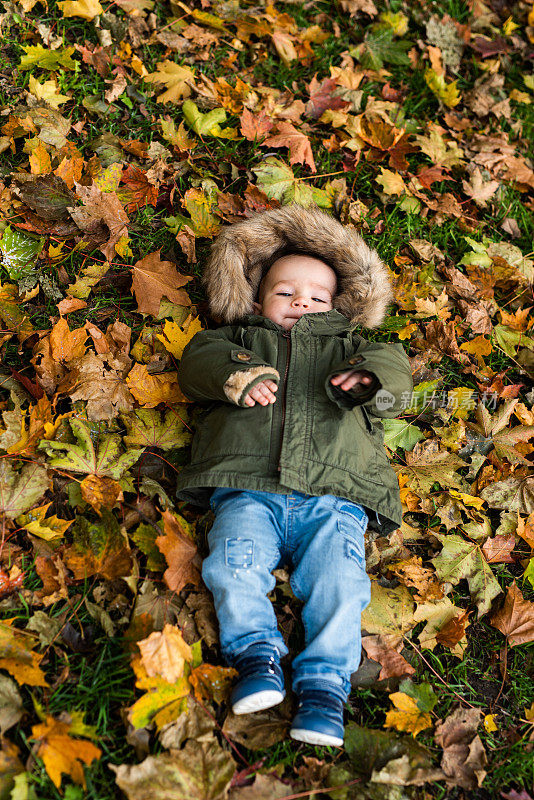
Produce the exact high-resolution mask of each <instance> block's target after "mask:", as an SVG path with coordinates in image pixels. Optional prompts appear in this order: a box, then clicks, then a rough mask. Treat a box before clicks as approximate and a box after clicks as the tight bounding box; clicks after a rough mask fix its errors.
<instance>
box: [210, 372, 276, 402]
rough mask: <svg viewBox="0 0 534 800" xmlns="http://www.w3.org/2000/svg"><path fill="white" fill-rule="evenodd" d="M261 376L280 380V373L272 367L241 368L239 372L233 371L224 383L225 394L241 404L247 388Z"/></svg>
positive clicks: (232, 400)
mask: <svg viewBox="0 0 534 800" xmlns="http://www.w3.org/2000/svg"><path fill="white" fill-rule="evenodd" d="M260 376H264V377H265V379H267V378H270V379H271V380H273V381H274V380H277V381H279V380H280V375H279V374H278V372H277V371H276V370H275V369H273V368H272V367H251V368H250V369H245V370H239V371H238V372H233V373H232V374H231V375H230V377H229V378H228V380H227V381H226V383H225V384H224V386H223V389H224V393H225V395H226V396H227V398H228V399H229V400H230V401H231V402H232V403H235V404H236V405H239V401H240V399H241V397H242V396H243V392H244V391H245V389H246V388H247V387H248V386H250V384H251V383H252V382H253V381H255V380H256V378H259V377H260Z"/></svg>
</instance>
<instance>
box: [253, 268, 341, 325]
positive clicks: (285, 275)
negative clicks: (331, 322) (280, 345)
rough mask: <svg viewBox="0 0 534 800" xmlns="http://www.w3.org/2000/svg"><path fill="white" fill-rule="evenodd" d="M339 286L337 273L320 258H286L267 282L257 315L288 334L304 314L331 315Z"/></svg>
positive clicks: (265, 282) (256, 304) (268, 276)
mask: <svg viewBox="0 0 534 800" xmlns="http://www.w3.org/2000/svg"><path fill="white" fill-rule="evenodd" d="M336 285H337V280H336V273H335V272H334V270H333V269H331V267H329V266H328V265H327V264H325V263H324V262H322V261H319V259H318V258H312V257H311V256H299V255H293V256H283V257H282V258H279V259H278V261H275V262H274V264H273V265H272V267H271V268H270V270H269V272H268V273H267V275H266V276H265V278H264V279H263V282H262V287H263V294H261V295H260V296H261V300H260V302H259V303H254V311H255V312H256V314H261V315H262V316H264V317H267V318H268V319H270V320H272V321H273V322H276V323H278V325H281V326H282V327H283V328H284V329H285V330H286V331H288V330H290V329H291V328H292V327H293V325H294V324H295V322H296V321H297V320H298V319H300V317H302V315H303V314H314V313H317V312H319V311H330V310H331V309H332V308H333V306H332V299H333V297H334V295H335V292H336Z"/></svg>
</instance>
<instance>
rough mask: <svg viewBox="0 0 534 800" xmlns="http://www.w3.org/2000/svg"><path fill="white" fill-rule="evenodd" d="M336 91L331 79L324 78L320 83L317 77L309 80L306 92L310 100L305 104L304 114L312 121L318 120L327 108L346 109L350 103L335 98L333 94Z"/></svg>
mask: <svg viewBox="0 0 534 800" xmlns="http://www.w3.org/2000/svg"><path fill="white" fill-rule="evenodd" d="M336 89H338V84H337V82H336V81H335V80H334V79H333V78H324V79H323V80H322V81H321V82H320V83H319V81H318V80H317V76H316V75H314V76H313V78H312V79H311V81H310V83H309V86H308V91H309V93H310V99H309V100H308V102H307V103H306V114H307V115H308V117H311V118H312V119H315V120H317V119H319V118H320V117H322V115H323V113H324V112H325V111H326V109H327V108H331V109H334V110H335V109H348V108H349V107H350V103H349V102H347V100H343V98H342V97H339V96H337V95H336V94H334V92H335V91H336Z"/></svg>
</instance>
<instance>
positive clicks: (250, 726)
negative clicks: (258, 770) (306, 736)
mask: <svg viewBox="0 0 534 800" xmlns="http://www.w3.org/2000/svg"><path fill="white" fill-rule="evenodd" d="M290 723H291V707H290V701H289V699H288V697H286V699H285V700H284V701H283V702H282V703H281V704H280V705H278V706H275V707H274V708H269V709H267V710H266V711H256V713H255V714H240V715H239V716H238V715H236V714H232V712H229V713H228V716H227V717H226V719H225V721H224V725H223V727H222V732H223V734H225V735H226V736H228V737H229V738H230V739H231V740H232V741H233V742H237V743H238V744H242V745H244V746H245V747H248V748H249V749H250V750H258V749H259V748H262V749H263V748H264V747H272V745H273V744H277V743H278V742H281V741H283V740H284V739H285V738H286V737H287V735H288V731H289V726H290Z"/></svg>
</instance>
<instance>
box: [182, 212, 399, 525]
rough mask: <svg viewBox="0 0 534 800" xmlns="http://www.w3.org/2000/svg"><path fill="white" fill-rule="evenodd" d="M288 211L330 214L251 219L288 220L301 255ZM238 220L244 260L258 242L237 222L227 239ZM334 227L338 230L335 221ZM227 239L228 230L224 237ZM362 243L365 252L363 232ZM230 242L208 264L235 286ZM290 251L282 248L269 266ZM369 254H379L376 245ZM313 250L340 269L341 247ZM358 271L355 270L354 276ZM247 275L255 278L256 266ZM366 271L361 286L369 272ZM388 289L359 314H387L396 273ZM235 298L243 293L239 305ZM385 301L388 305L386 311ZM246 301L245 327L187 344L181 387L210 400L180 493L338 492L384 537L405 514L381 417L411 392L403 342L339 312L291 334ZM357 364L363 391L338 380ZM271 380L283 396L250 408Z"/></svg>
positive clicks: (301, 324)
mask: <svg viewBox="0 0 534 800" xmlns="http://www.w3.org/2000/svg"><path fill="white" fill-rule="evenodd" d="M284 213H285V215H286V217H285V218H284V217H283V214H284ZM288 214H289V222H291V221H293V220H294V218H295V216H296V217H297V222H298V223H299V225H298V228H299V230H301V229H302V226H303V225H304V229H307V230H308V231H309V228H310V224H311V223H315V222H316V221H317V218H318V219H319V220H320V222H321V224H322V225H323V226H324V225H325V222H324V219H323V218H325V217H327V215H325V214H324V213H322V212H319V211H309V210H306V209H301V208H300V207H297V209H295V207H291V206H290V207H286V208H284V209H277V210H276V212H265V213H263V214H261V215H257V217H255V218H253V221H256V220H257V218H258V217H261V218H262V220H261V222H262V224H263V226H264V227H265V225H266V224H267V225H268V223H269V220H265V218H266V217H269V216H270V217H271V219H272V218H273V217H275V220H276V221H279V220H280V217H281V215H282V223H283V230H284V237H285V238H284V242H283V244H284V249H285V251H287V250H288V249H292V250H299V251H301V252H302V251H303V249H304V248H303V247H302V243H301V241H300V240H299V239H298V237H295V236H293V238H292V239H291V238H290V237H289V241H288V235H287V228H288V219H287V215H288ZM276 215H278V216H277V217H276ZM310 215H311V221H310ZM327 220H328V225H331V224H332V223H333V224H334V226H338V227H339V228H341V230H342V231H346V229H345V228H343V226H342V225H340V223H338V222H337V221H335V220H333V219H332V218H329V217H327ZM240 226H241V231H239V230H238V234H239V235H238V237H237V241H238V243H239V244H240V245H241V255H242V252H243V249H245V250H246V249H247V248H246V247H245V248H243V239H244V238H245V244H248V242H247V240H246V236H244V235H243V231H242V228H243V227H245V234H247V233H248V231H249V230H250V226H251V220H247V221H245V222H243V223H238V224H237V225H232V226H230V228H228V229H226V230H227V231H229V232H230V233H229V234H227V235H226V238H228V237H229V236H230V237H231V236H233V235H234V230H233V229H236V228H237V229H239V228H240ZM246 226H248V230H247V227H246ZM271 227H272V226H271ZM271 233H272V230H271ZM334 233H335V234H336V236H337V237H339V231H338V229H337V228H334ZM222 237H223V234H221V235H220V236H219V240H220V239H221V238H222ZM350 237H351V243H352V242H353V241H354V239H355V237H357V234H355V233H352V232H350ZM253 239H254V237H253ZM295 239H296V241H295ZM336 241H337V240H336ZM221 244H223V245H224V247H225V248H226V253H227V254H228V249H229V248H228V242H224V240H223V242H222V243H221ZM253 244H254V242H253V243H252V245H253ZM357 244H358V246H359V247H360V250H359V251H358V252H359V253H360V255H361V245H362V242H361V239H359V237H357ZM252 245H251V247H252ZM364 247H365V246H364ZM220 249H221V248H220V245H219V250H218V251H217V248H215V252H214V255H213V256H212V261H211V262H210V265H211V267H212V268H213V270H214V272H215V277H216V280H217V281H220V282H221V285H226V283H225V282H223V277H222V276H221V275H220V274H219V273H220V270H221V269H224V271H225V275H224V277H225V278H226V280H229V272H230V268H229V266H228V263H229V262H228V260H229V261H230V264H231V265H232V266H233V265H234V263H235V259H234V258H233V257H232V254H231V253H230V254H229V255H228V258H227V260H226V262H225V258H224V257H223V258H221V252H220ZM284 249H282V247H280V246H279V247H278V249H276V248H274V257H273V258H272V259H271V262H272V260H275V258H276V257H279V255H278V254H279V253H281V252H282V253H283V252H284ZM256 250H257V247H256V249H255V251H256ZM365 250H366V251H367V253H370V254H372V255H374V256H376V254H374V253H373V251H370V250H368V248H365ZM307 252H311V254H313V255H315V256H316V257H319V258H323V260H325V261H328V263H330V265H331V266H332V267H333V268H334V269H336V266H338V262H336V260H335V258H333V257H332V253H331V252H330V253H325V252H324V251H321V250H318V248H317V246H314V248H313V250H311V251H310V248H309V247H308V250H307ZM234 255H235V254H234ZM327 255H329V258H328V259H327ZM213 258H215V259H216V262H217V263H216V264H215V266H214V264H213ZM376 258H378V257H377V256H376ZM248 263H250V262H248ZM221 264H226V266H224V267H221ZM263 264H264V268H263V270H262V272H260V273H259V277H258V280H257V283H259V280H260V279H261V275H262V274H264V272H265V271H266V269H268V266H269V258H268V257H266V256H265V255H264V257H263ZM210 265H208V269H207V271H206V273H205V280H206V281H207V286H208V296H210V295H211V298H212V301H211V305H212V308H213V307H214V305H215V303H214V301H213V297H214V291H215V289H214V287H213V271H212V273H210ZM380 265H381V262H379V264H378V266H377V265H376V264H374V268H375V269H374V272H375V273H376V272H379V267H380ZM336 271H337V273H338V286H339V285H340V286H341V289H342V290H343V288H344V287H345V288H348V289H350V286H347V283H346V282H345V283H344V282H343V273H342V271H341V270H339V269H337V270H336ZM354 271H355V269H354V267H352V273H353V274H354ZM242 272H244V274H245V275H247V269H246V267H242ZM206 274H207V276H208V277H207V278H206ZM210 274H211V277H210ZM357 277H359V278H360V283H361V274H360V273H358V276H357ZM382 277H383V276H382ZM210 281H211V284H210ZM248 281H250V272H249V273H248ZM234 284H235V281H234ZM256 285H257V284H256ZM379 285H380V287H381V289H382V290H383V291H382V295H381V296H380V297H378V299H377V293H376V292H375V295H374V297H373V298H372V302H370V303H368V305H367V311H366V312H365V309H364V311H362V301H361V299H360V300H359V302H358V309H357V311H358V314H359V315H360V319H361V315H362V314H364V313H367V315H368V318H370V320H371V322H372V319H373V315H374V318H376V317H377V316H378V317H379V318H380V319H381V318H382V316H383V313H384V309H385V306H386V303H387V301H388V300H389V297H390V295H389V283H388V282H387V279H386V285H385V288H384V284H383V281H379ZM253 288H254V287H253ZM210 290H211V291H210ZM346 294H347V292H346V291H345V295H346ZM236 296H239V293H237V294H236V295H234V300H235V297H236ZM340 297H341V299H342V301H343V291H341V292H339V293H338V295H336V300H337V299H338V298H340ZM334 302H335V304H336V305H337V303H336V301H334ZM380 302H382V306H383V308H382V309H380V308H377V306H378V305H379V304H380ZM230 305H231V303H230ZM339 305H342V302H341V303H340V304H339ZM339 305H338V308H339ZM363 306H365V303H363ZM227 307H228V305H226V306H223V308H227ZM248 308H250V305H245V306H244V307H243V306H238V307H237V311H236V312H235V313H234V312H233V311H231V312H230V313H228V314H227V319H231V318H232V316H234V317H235V316H237V317H238V318H239V323H238V324H234V325H227V326H224V327H222V328H219V329H216V330H205V331H201V332H200V333H198V334H196V336H194V337H193V339H192V340H191V342H190V343H189V344H188V345H187V347H186V348H185V349H184V352H183V356H182V359H181V362H180V366H179V370H178V381H179V384H180V387H181V389H182V391H183V392H184V394H185V395H186V397H188V398H190V399H191V400H195V401H199V402H200V403H202V404H205V405H206V407H205V409H203V410H202V411H201V413H200V414H199V416H198V418H197V428H196V432H195V435H194V438H193V443H192V449H191V461H190V464H189V465H188V466H186V467H184V468H183V469H182V471H181V473H180V474H179V475H178V487H177V488H178V492H177V494H178V497H179V498H180V499H183V500H188V501H189V502H192V503H196V504H198V505H201V506H204V507H207V505H208V502H209V497H210V495H211V492H212V491H213V488H215V487H228V488H236V489H248V490H261V491H269V492H277V493H288V492H290V491H291V490H296V491H299V492H304V493H306V494H311V495H323V494H334V495H337V496H339V497H344V498H346V499H348V500H351V501H353V502H356V503H360V504H362V505H363V506H364V507H365V508H366V509H367V513H368V516H369V525H370V527H373V528H375V529H378V530H380V531H381V532H382V533H386V534H387V533H389V532H390V531H392V530H394V529H395V528H397V527H398V526H399V525H400V523H401V519H402V510H401V504H400V497H399V485H398V481H397V477H396V475H395V472H394V471H393V469H392V467H391V466H390V464H389V461H388V457H387V454H386V452H385V449H384V445H383V428H382V424H381V421H380V420H381V418H392V417H395V416H397V415H398V413H399V411H400V409H401V408H402V404H403V402H405V401H406V399H407V397H408V396H409V394H410V393H411V391H412V388H413V384H412V378H411V371H410V365H409V362H408V359H407V357H406V355H405V353H404V350H403V347H402V345H399V344H382V343H375V342H369V341H366V340H365V339H364V338H363V337H362V336H360V335H359V334H358V333H356V332H355V331H354V327H355V319H354V318H353V319H349V318H348V316H347V315H346V312H345V313H341V311H340V310H336V309H333V310H331V311H327V312H321V313H316V314H305V315H304V316H302V317H301V318H300V319H299V320H298V321H297V322H296V323H295V325H294V326H293V327H292V329H291V330H290V331H285V330H284V329H283V328H282V327H281V326H280V325H278V324H277V323H275V322H272V321H271V320H269V319H267V318H266V317H262V316H258V315H255V314H250V313H243V311H246V310H247V309H248ZM348 310H349V313H350V308H349V309H348ZM219 316H222V315H221V313H220V311H219ZM364 320H365V316H364ZM375 324H376V323H375ZM368 327H371V325H370V324H368ZM352 368H354V369H358V370H367V371H368V372H370V373H371V374H372V376H373V378H374V380H373V382H372V384H371V385H370V386H368V387H366V388H365V389H364V390H362V387H361V386H360V387H355V388H354V389H353V390H351V391H349V392H346V391H344V390H342V389H340V388H339V387H337V386H334V385H333V384H331V383H330V378H332V377H333V376H334V375H336V374H337V373H339V372H342V371H345V370H348V369H352ZM266 378H270V379H272V380H274V381H276V382H277V383H278V384H279V388H278V391H277V393H276V395H277V396H276V401H275V402H274V403H272V404H269V405H267V406H262V405H260V404H259V403H256V404H255V405H254V406H250V407H249V406H247V405H245V403H244V398H245V395H246V394H247V393H248V392H249V391H250V389H251V388H252V387H253V386H254V385H255V384H257V383H259V382H260V381H262V380H265V379H266ZM373 512H375V513H373Z"/></svg>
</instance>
